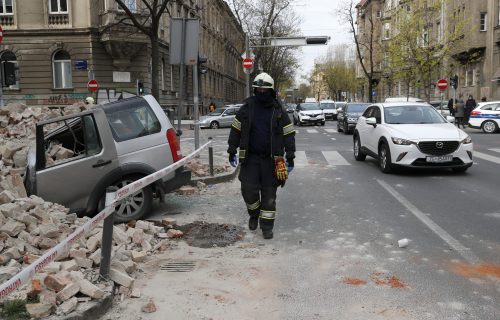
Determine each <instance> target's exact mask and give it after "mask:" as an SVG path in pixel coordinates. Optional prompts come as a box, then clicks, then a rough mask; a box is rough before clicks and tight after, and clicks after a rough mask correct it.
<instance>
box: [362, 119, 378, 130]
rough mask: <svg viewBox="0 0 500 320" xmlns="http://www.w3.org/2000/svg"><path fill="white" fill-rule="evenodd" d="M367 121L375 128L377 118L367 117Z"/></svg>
mask: <svg viewBox="0 0 500 320" xmlns="http://www.w3.org/2000/svg"><path fill="white" fill-rule="evenodd" d="M365 122H366V124H367V125H370V126H373V127H374V128H375V127H376V126H377V119H375V118H373V117H372V118H367V119H366V120H365Z"/></svg>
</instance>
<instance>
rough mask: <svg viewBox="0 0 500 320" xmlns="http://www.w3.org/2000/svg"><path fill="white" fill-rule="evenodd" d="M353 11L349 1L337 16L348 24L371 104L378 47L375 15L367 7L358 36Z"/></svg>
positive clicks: (352, 2)
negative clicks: (361, 29)
mask: <svg viewBox="0 0 500 320" xmlns="http://www.w3.org/2000/svg"><path fill="white" fill-rule="evenodd" d="M355 10H356V6H355V4H354V0H350V1H349V2H348V3H346V5H345V6H344V7H342V8H340V9H339V14H340V15H341V17H342V18H343V20H345V21H347V22H348V23H349V27H350V32H351V33H352V35H353V38H354V44H355V49H356V54H357V58H358V62H359V65H360V66H361V69H362V70H363V73H364V75H365V78H366V80H367V85H368V101H369V102H372V101H373V87H374V86H375V85H376V80H375V77H374V73H375V65H376V56H377V47H378V37H377V32H378V31H379V28H378V23H377V21H376V14H374V13H373V12H372V10H371V7H369V10H367V11H366V12H364V15H365V18H364V22H365V25H364V26H361V27H362V28H363V32H362V34H358V30H357V28H356V26H357V23H358V21H356V20H355V17H356V11H355Z"/></svg>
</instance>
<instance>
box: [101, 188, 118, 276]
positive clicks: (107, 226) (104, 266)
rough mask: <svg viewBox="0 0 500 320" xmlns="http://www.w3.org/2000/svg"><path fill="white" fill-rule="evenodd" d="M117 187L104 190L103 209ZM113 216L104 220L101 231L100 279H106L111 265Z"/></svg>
mask: <svg viewBox="0 0 500 320" xmlns="http://www.w3.org/2000/svg"><path fill="white" fill-rule="evenodd" d="M117 190H118V187H115V186H111V187H107V188H106V202H105V207H108V206H109V205H110V204H111V203H112V201H113V199H114V198H115V193H116V191H117ZM114 217H115V214H114V213H112V214H110V215H109V216H108V217H106V219H104V225H103V229H102V243H101V263H100V266H99V274H100V275H101V277H103V278H105V279H108V277H109V266H110V264H111V247H112V246H113V225H114Z"/></svg>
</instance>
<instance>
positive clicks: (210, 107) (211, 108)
mask: <svg viewBox="0 0 500 320" xmlns="http://www.w3.org/2000/svg"><path fill="white" fill-rule="evenodd" d="M208 110H209V111H210V112H214V111H215V104H214V103H213V102H212V101H211V102H210V105H209V106H208Z"/></svg>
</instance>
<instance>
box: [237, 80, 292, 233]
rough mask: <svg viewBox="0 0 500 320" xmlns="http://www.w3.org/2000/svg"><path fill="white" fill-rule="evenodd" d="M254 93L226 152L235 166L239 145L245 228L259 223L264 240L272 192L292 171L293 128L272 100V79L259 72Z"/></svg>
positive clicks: (270, 221)
mask: <svg viewBox="0 0 500 320" xmlns="http://www.w3.org/2000/svg"><path fill="white" fill-rule="evenodd" d="M252 87H253V88H254V96H252V97H250V98H248V99H246V100H245V103H244V105H243V106H242V107H241V108H240V110H239V111H238V113H237V114H236V117H235V119H234V121H233V123H232V125H231V131H230V133H229V139H228V144H229V147H228V149H227V152H228V153H229V163H230V164H231V165H232V166H233V167H236V165H237V162H238V160H237V158H236V153H237V151H238V148H239V156H238V158H239V161H240V165H241V168H240V174H239V177H238V178H239V180H240V181H241V194H242V196H243V200H244V201H245V204H246V207H247V211H248V214H249V216H250V217H249V220H248V228H249V229H250V230H256V229H257V227H258V225H259V224H260V228H261V230H262V235H263V237H264V239H272V238H273V227H274V220H275V216H276V191H277V188H278V186H281V187H283V186H284V185H285V182H286V180H287V178H288V174H289V173H290V172H291V171H292V170H293V166H294V163H293V159H294V158H295V130H294V128H293V124H292V123H291V121H290V118H289V117H288V115H287V113H286V110H285V109H284V108H283V107H282V105H281V104H280V103H279V102H278V100H277V99H276V92H275V90H274V80H273V78H272V77H271V76H270V75H268V74H267V73H260V74H259V75H257V76H256V77H255V79H254V81H253V84H252Z"/></svg>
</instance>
